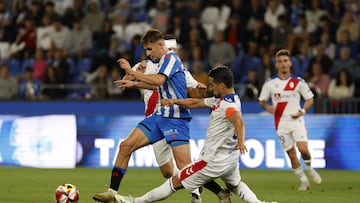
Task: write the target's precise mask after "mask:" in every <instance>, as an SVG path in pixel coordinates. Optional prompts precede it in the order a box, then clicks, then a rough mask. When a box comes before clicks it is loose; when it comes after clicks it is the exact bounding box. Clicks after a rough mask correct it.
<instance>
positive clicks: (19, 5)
mask: <svg viewBox="0 0 360 203" xmlns="http://www.w3.org/2000/svg"><path fill="white" fill-rule="evenodd" d="M27 9H28V5H27V4H26V0H17V1H16V3H15V6H14V9H13V12H12V26H13V28H14V29H15V30H16V28H17V26H21V25H23V24H24V21H25V17H26V13H27ZM15 33H16V32H15Z"/></svg>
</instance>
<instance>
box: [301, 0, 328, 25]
mask: <svg viewBox="0 0 360 203" xmlns="http://www.w3.org/2000/svg"><path fill="white" fill-rule="evenodd" d="M324 15H326V12H325V10H323V7H322V5H321V0H311V1H310V8H307V9H306V10H305V16H306V20H307V22H308V23H309V25H310V26H315V27H316V26H317V25H318V24H319V21H320V18H321V17H322V16H324Z"/></svg>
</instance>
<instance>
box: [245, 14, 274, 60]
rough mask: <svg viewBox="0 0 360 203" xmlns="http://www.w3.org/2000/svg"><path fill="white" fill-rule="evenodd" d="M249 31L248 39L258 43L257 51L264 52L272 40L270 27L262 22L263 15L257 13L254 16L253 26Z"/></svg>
mask: <svg viewBox="0 0 360 203" xmlns="http://www.w3.org/2000/svg"><path fill="white" fill-rule="evenodd" d="M249 31H250V33H249V40H250V41H254V42H256V43H257V44H258V45H259V53H260V54H264V53H265V52H266V51H267V50H268V48H269V46H270V44H271V42H272V35H273V30H272V28H271V27H270V26H269V25H268V24H266V23H265V22H264V18H263V16H260V15H259V16H255V17H254V26H253V27H251V28H250V30H249Z"/></svg>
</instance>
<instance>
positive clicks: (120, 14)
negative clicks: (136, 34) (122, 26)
mask: <svg viewBox="0 0 360 203" xmlns="http://www.w3.org/2000/svg"><path fill="white" fill-rule="evenodd" d="M129 16H130V7H129V4H128V3H127V2H126V1H123V0H120V1H118V2H117V4H116V5H115V7H114V9H113V10H112V11H111V12H109V14H108V18H109V19H111V20H113V21H121V22H127V21H128V20H129Z"/></svg>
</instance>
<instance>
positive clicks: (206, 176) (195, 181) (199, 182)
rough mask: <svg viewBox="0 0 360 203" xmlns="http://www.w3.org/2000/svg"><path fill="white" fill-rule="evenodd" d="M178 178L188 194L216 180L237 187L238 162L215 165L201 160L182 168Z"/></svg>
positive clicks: (238, 178)
mask: <svg viewBox="0 0 360 203" xmlns="http://www.w3.org/2000/svg"><path fill="white" fill-rule="evenodd" d="M179 176H180V181H181V183H182V185H183V186H184V188H186V189H187V190H189V191H190V192H191V191H194V190H195V189H197V188H199V187H201V186H203V185H204V184H205V183H207V182H209V181H210V180H214V179H216V178H221V179H222V180H223V181H224V182H225V183H228V184H231V185H233V186H236V185H238V184H239V183H240V180H241V176H240V171H239V163H238V162H233V163H230V164H223V163H222V164H221V165H216V164H214V163H207V162H206V161H204V160H201V159H200V160H198V161H196V162H194V163H191V164H189V165H187V166H186V167H184V168H183V169H182V170H181V171H180V173H179Z"/></svg>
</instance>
